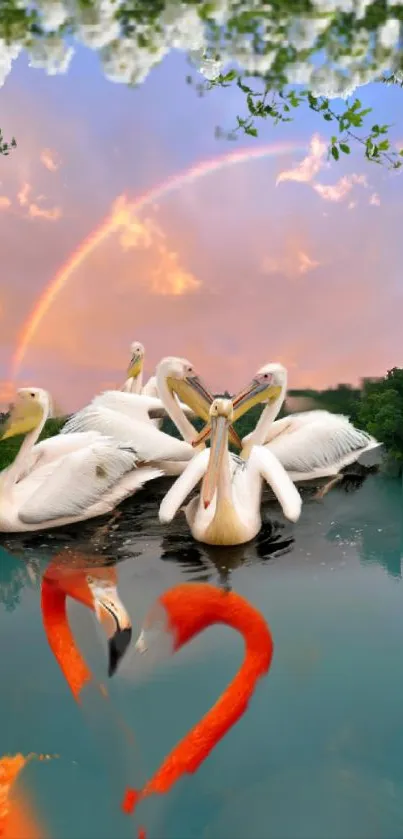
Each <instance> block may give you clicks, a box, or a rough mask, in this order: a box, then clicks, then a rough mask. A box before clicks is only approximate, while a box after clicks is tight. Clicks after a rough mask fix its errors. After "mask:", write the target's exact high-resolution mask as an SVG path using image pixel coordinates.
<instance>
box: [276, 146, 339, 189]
mask: <svg viewBox="0 0 403 839" xmlns="http://www.w3.org/2000/svg"><path fill="white" fill-rule="evenodd" d="M309 146H310V151H309V154H308V155H307V156H306V157H304V159H303V160H301V162H300V163H299V164H298V166H296V168H295V169H286V170H285V171H284V172H280V174H279V175H278V177H277V180H276V186H277V185H278V184H279V183H282V181H298V182H299V183H310V181H312V179H313V178H314V177H315V175H317V174H318V172H319V171H320V170H321V169H322V168H323V166H324V165H325V155H326V152H327V147H328V144H327V143H326V142H325V141H324V140H322V139H321V137H320V136H319V134H314V135H313V137H312V138H311V141H310V144H309Z"/></svg>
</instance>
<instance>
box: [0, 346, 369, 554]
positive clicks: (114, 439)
mask: <svg viewBox="0 0 403 839" xmlns="http://www.w3.org/2000/svg"><path fill="white" fill-rule="evenodd" d="M144 354H145V353H144V347H143V345H142V344H140V343H138V342H136V343H134V344H132V346H131V360H130V364H129V367H128V370H127V378H126V381H125V383H124V385H123V386H122V389H121V390H109V391H106V392H104V393H102V394H100V395H98V396H96V397H95V398H94V399H93V400H92V401H91V402H90V404H89V405H87V406H86V407H84V408H83V409H82V410H80V411H78V412H77V413H76V414H74V415H73V416H71V417H70V418H69V419H68V421H67V422H66V424H65V425H64V427H63V428H62V429H61V432H60V433H59V434H58V435H57V436H55V437H52V438H49V439H46V440H42V441H41V442H38V439H39V437H40V434H41V432H42V430H43V428H44V425H45V423H46V420H47V419H48V417H49V416H50V413H51V407H52V401H51V397H50V395H49V394H48V393H47V392H46V391H45V390H43V389H40V388H20V389H19V390H18V392H17V399H16V403H15V405H14V407H13V409H12V411H11V413H10V417H9V418H8V420H7V422H6V424H5V426H4V428H3V431H2V434H1V438H2V439H6V438H9V437H12V436H16V435H25V437H24V440H23V443H22V445H21V447H20V449H19V452H18V454H17V456H16V458H15V459H14V462H13V463H12V464H11V466H9V467H7V468H6V469H4V470H3V472H2V473H0V531H1V532H9V533H11V532H18V531H32V530H42V529H48V528H52V527H59V526H61V525H67V524H72V523H74V522H78V521H83V520H85V519H90V518H95V517H96V516H102V515H105V514H106V513H109V512H111V511H112V510H113V509H114V508H115V507H116V506H117V505H118V504H120V503H121V502H122V501H123V500H124V499H125V498H127V497H129V496H131V495H133V494H134V493H135V492H136V491H137V490H139V489H140V488H141V487H142V486H144V484H146V483H148V482H149V481H152V480H154V479H156V478H158V477H160V476H163V475H169V476H174V477H177V480H176V481H175V482H174V483H173V484H172V486H171V487H170V489H169V490H168V492H167V494H166V495H165V497H164V499H163V501H162V503H161V506H160V510H159V519H160V522H161V523H162V524H166V523H168V522H170V521H171V520H172V519H173V518H174V516H175V515H176V513H177V512H178V510H180V509H183V507H182V505H183V504H184V502H185V501H186V499H187V497H188V496H189V494H190V493H191V492H192V491H193V490H194V489H195V487H196V486H197V485H198V484H199V483H200V482H201V491H200V494H199V495H197V496H196V497H194V498H192V499H191V500H190V502H189V503H188V504H187V506H186V507H185V514H186V519H187V522H188V525H189V527H190V530H191V532H192V534H193V536H194V538H195V539H197V540H198V541H202V542H205V543H208V544H213V545H237V544H242V543H244V542H247V541H249V540H251V539H253V538H254V537H255V536H256V534H257V533H258V532H259V530H260V527H261V513H260V508H261V495H262V488H263V482H266V483H267V484H268V485H269V486H270V487H271V489H272V491H273V492H274V494H275V496H276V497H277V499H278V501H279V503H280V506H281V508H282V510H283V514H284V515H285V517H286V518H288V519H289V520H290V521H292V522H296V521H297V520H298V518H299V516H300V513H301V506H302V500H301V496H300V493H299V492H298V490H297V488H296V486H295V484H297V483H300V482H303V481H312V480H315V479H317V478H318V479H319V478H323V477H327V476H329V477H330V478H332V480H333V479H336V480H337V476H338V475H339V473H340V472H341V470H342V469H343V468H345V467H346V466H348V465H349V464H351V463H353V462H355V461H357V460H359V459H360V457H361V456H362V455H363V453H364V452H367V451H369V450H371V449H377V448H379V447H380V445H379V443H378V442H377V441H376V440H375V439H374V438H373V437H371V436H370V435H368V434H366V433H365V432H363V431H360V430H359V429H357V428H355V427H354V425H352V423H351V422H350V421H349V420H348V419H347V418H346V417H344V416H340V415H336V414H332V413H329V412H328V411H323V410H313V411H306V412H303V413H300V414H293V415H291V416H287V417H285V418H283V419H280V420H276V416H277V415H278V413H279V411H280V409H281V406H282V404H283V402H284V399H285V396H286V392H287V371H286V369H285V368H284V367H283V366H282V365H281V364H278V363H270V364H266V365H264V366H263V367H261V368H260V370H258V372H257V373H256V374H255V376H254V377H253V378H252V379H251V381H250V382H249V383H248V384H247V385H246V386H245V387H244V388H242V390H241V391H239V393H238V394H236V395H235V396H233V397H232V399H225V398H214V397H213V395H212V394H211V393H210V391H209V390H208V388H207V387H206V385H205V384H204V383H203V381H202V379H201V377H200V376H199V375H198V373H197V372H196V370H195V369H194V367H193V365H192V364H191V362H190V361H188V360H187V359H184V358H176V357H166V358H163V359H162V361H160V363H159V364H158V365H157V367H156V371H155V376H153V377H151V378H150V379H149V381H148V382H147V383H146V384H145V385H144V386H143V383H142V376H143V366H144ZM259 403H264V404H265V408H264V410H263V412H262V414H261V416H260V419H259V421H258V423H257V425H256V427H255V429H254V430H253V431H252V432H251V433H250V434H249V435H248V436H247V437H245V438H244V439H243V440H240V438H239V437H238V434H237V433H236V431H235V429H234V428H233V423H235V422H236V421H237V420H238V419H239V418H240V417H241V416H243V415H244V414H245V413H246V412H247V411H249V410H250V408H251V407H252V406H254V405H257V404H259ZM167 416H168V417H170V419H171V420H172V421H173V422H174V424H175V426H176V428H177V429H178V431H179V433H180V435H181V437H182V440H178V439H176V438H174V437H173V436H171V435H170V434H166V433H164V432H163V431H162V430H161V423H162V421H163V419H164V417H167ZM194 417H199V418H201V419H202V420H203V422H204V423H205V426H204V428H203V430H202V431H201V432H200V433H198V431H197V430H196V428H195V427H194V425H193V424H192V422H191V420H192V419H194ZM210 437H211V444H210V447H209V448H206V442H207V440H208V439H209V438H210ZM230 442H231V443H232V444H234V445H235V446H236V447H237V448H238V449H239V451H240V455H239V456H238V455H234V454H232V453H230V451H229V447H228V444H229V443H230Z"/></svg>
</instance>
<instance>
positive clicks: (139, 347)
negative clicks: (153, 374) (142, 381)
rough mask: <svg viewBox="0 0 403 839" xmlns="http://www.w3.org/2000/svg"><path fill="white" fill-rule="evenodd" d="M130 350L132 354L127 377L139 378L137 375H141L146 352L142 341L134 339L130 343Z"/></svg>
mask: <svg viewBox="0 0 403 839" xmlns="http://www.w3.org/2000/svg"><path fill="white" fill-rule="evenodd" d="M130 352H131V354H132V355H131V359H130V364H129V366H128V368H127V378H128V379H137V376H139V375H140V373H141V371H142V369H143V363H144V354H145V350H144V347H143V344H140V341H134V343H133V344H131V345H130Z"/></svg>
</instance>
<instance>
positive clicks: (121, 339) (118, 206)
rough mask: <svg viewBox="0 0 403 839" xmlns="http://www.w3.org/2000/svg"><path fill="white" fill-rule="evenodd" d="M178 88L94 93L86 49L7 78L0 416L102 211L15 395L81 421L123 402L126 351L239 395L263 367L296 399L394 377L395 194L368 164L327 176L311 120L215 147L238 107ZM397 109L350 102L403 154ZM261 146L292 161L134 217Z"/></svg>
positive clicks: (250, 167) (359, 161)
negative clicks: (194, 175)
mask: <svg viewBox="0 0 403 839" xmlns="http://www.w3.org/2000/svg"><path fill="white" fill-rule="evenodd" d="M188 71H189V70H188V66H187V63H186V60H185V58H184V57H182V56H180V55H175V56H170V57H169V58H168V59H167V60H165V61H164V62H163V64H162V65H160V66H159V67H157V68H156V69H155V70H154V71H153V72H152V73H151V74H150V76H149V78H148V79H147V81H146V82H145V84H144V85H143V86H142V87H141V88H139V89H137V90H130V89H127V88H125V87H124V86H123V85H117V84H113V83H111V82H109V81H107V80H106V79H105V78H104V77H103V75H102V72H101V69H100V67H99V65H98V61H97V58H96V56H94V55H93V54H91V53H90V52H89V51H86V50H81V51H80V50H78V52H77V55H76V57H75V59H74V61H73V62H72V65H71V67H70V70H69V72H68V74H67V75H65V76H52V77H49V76H46V75H45V73H44V72H43V71H41V70H34V69H30V68H29V67H28V66H27V63H26V60H25V58H24V57H22V58H21V59H19V60H18V61H17V62H16V64H15V67H14V69H13V71H12V72H11V74H10V76H9V77H8V79H7V80H6V83H5V85H4V88H2V90H1V97H2V98H1V101H2V107H1V120H0V125H1V128H2V129H3V131H4V134H5V137H6V139H9V138H10V137H11V136H12V135H13V134H14V135H15V136H16V138H17V142H18V148H17V149H16V150H15V151H14V152H13V153H12V154H11V155H10V157H8V158H6V157H5V158H0V219H1V221H0V247H1V255H2V272H1V288H0V325H1V339H2V340H1V345H0V365H1V370H0V377H1V379H2V383H1V393H0V401H1V402H2V403H7V402H8V401H10V400H11V399H12V396H13V387H14V386H15V383H14V385H13V383H12V382H11V375H12V371H13V357H14V356H15V353H16V350H17V348H18V346H20V340H21V335H23V334H24V331H25V335H26V334H27V322H28V319H29V317H30V315H31V313H32V311H33V310H34V308H35V305H36V303H37V301H38V298H39V297H40V295H41V293H42V292H43V290H44V289H45V288H46V286H48V285H49V283H50V282H51V281H52V279H53V278H54V277H55V275H56V274H57V272H58V271H60V270H61V269H62V267H63V265H65V264H66V263H67V262H68V261H69V259H70V257H71V255H72V254H73V253H74V252H75V251H77V249H78V248H79V247H80V244H81V243H82V242H83V240H85V239H86V238H87V237H88V236H90V235H91V233H92V232H93V231H94V230H95V229H96V228H97V227H99V225H101V224H102V223H103V221H104V220H105V218H106V217H108V216H109V215H110V214H111V213H112V211H113V208H115V210H114V211H115V216H114V218H115V219H117V223H116V225H115V229H114V231H112V233H110V235H109V236H108V237H106V238H105V239H104V241H103V242H101V243H100V244H99V246H98V247H97V248H95V249H93V252H92V254H91V255H90V256H89V257H88V258H87V259H86V260H84V261H83V262H82V264H81V265H80V266H79V267H78V268H77V270H75V271H73V272H72V273H71V275H70V278H69V280H68V282H66V283H65V285H64V287H63V289H62V290H61V291H60V293H59V294H57V295H55V296H54V300H53V302H52V304H51V305H50V306H49V308H48V310H47V312H46V313H45V315H44V316H43V318H42V319H41V321H40V323H39V324H38V326H37V328H36V330H33V334H32V336H31V338H30V340H29V341H28V343H27V346H26V350H25V354H24V355H23V357H22V361H21V364H20V366H19V367H18V366H17V370H16V378H15V381H16V383H17V384H18V385H35V386H42V387H46V388H48V389H49V390H50V392H51V393H52V395H53V396H54V398H55V400H56V401H57V402H58V403H59V405H60V406H61V407H62V408H63V409H66V410H71V409H75V408H78V407H79V406H80V405H82V404H84V402H85V401H87V400H88V399H90V398H91V397H92V396H93V395H94V394H95V393H96V392H98V391H99V390H101V389H103V388H105V387H110V386H116V385H117V386H120V385H121V384H122V382H123V381H124V378H125V368H126V366H127V363H128V360H129V346H130V343H131V341H134V340H139V341H142V342H143V343H144V344H145V347H146V369H147V373H148V374H150V375H151V373H152V372H153V369H154V367H155V364H156V363H157V362H158V360H159V359H160V358H161V357H162V356H164V355H182V356H185V357H187V358H189V359H190V360H191V361H192V362H193V363H194V364H195V366H196V367H197V369H198V370H199V371H200V373H201V375H202V376H203V377H204V378H205V380H206V381H207V382H208V383H209V384H210V386H211V388H212V389H214V390H221V389H224V388H228V389H229V390H230V391H235V390H237V389H238V388H239V387H241V386H242V385H243V384H244V382H245V380H247V379H249V378H250V376H251V375H252V374H253V373H254V372H255V371H256V369H257V368H258V367H259V366H260V365H261V364H263V363H264V362H267V361H275V360H279V361H282V362H283V363H284V364H286V365H287V367H288V369H289V386H290V387H300V386H312V387H324V386H326V385H330V384H335V383H337V382H340V381H343V382H347V381H348V382H357V381H358V379H359V378H360V377H361V376H371V375H374V376H376V375H382V374H383V373H384V372H385V371H386V370H387V369H388V368H390V367H392V366H394V365H398V366H399V365H400V366H403V341H402V338H401V334H402V326H401V322H402V303H403V300H402V298H403V279H402V277H401V263H402V257H403V237H402V233H401V228H402V221H401V220H402V189H403V180H402V176H401V175H400V174H397V175H396V174H394V173H390V172H388V171H387V170H386V169H383V168H382V167H377V166H375V165H371V164H368V163H367V162H366V161H365V160H364V157H363V154H362V152H354V154H351V155H350V157H345V158H344V159H343V160H342V161H341V162H340V163H339V164H336V163H334V162H333V163H332V164H329V163H328V162H327V155H326V142H325V140H326V123H324V122H323V123H321V122H320V121H319V119H318V117H316V116H315V115H314V114H311V113H307V111H306V110H303V111H302V110H301V113H300V114H299V116H298V118H297V119H296V121H295V122H294V123H292V124H288V125H284V126H277V127H274V126H273V125H272V124H271V123H267V125H262V127H261V131H260V136H259V139H258V140H253V139H252V138H250V139H249V140H248V141H247V140H246V138H242V137H241V138H240V140H239V141H238V142H237V143H236V144H235V143H230V142H225V141H222V140H220V141H218V140H216V139H215V138H214V127H215V126H216V125H217V124H220V125H221V126H224V127H227V128H231V127H233V125H234V123H235V117H236V115H237V114H238V113H244V105H243V98H242V95H241V94H240V92H239V91H237V90H236V89H234V90H229V89H226V90H221V91H216V92H214V93H213V92H211V93H210V94H209V95H207V96H206V97H204V98H202V99H200V98H198V97H197V96H196V94H195V92H194V90H193V89H192V88H190V87H189V86H187V85H186V83H185V77H186V74H187V73H188ZM401 96H402V93H401V91H399V90H396V89H394V90H392V89H391V88H385V87H384V86H383V87H382V88H381V89H380V88H379V86H378V87H377V88H375V87H374V86H368V87H367V88H365V89H363V90H362V91H360V97H361V100H362V102H363V104H364V105H374V106H375V108H376V111H375V118H374V120H373V121H374V122H390V123H391V122H392V121H394V122H395V125H394V127H393V129H391V138H392V139H393V140H394V141H396V142H399V141H400V144H401V145H403V142H402V141H403V113H402V108H401ZM399 113H400V114H401V116H400V119H399V116H398V115H399ZM329 133H332V132H331V131H330V132H329ZM258 145H262V146H269V145H273V146H275V147H277V148H280V147H281V146H282V145H283V146H284V147H286V148H288V151H286V153H283V154H276V155H272V156H266V157H264V158H261V159H249V160H248V161H244V162H242V163H239V164H238V165H232V166H227V167H223V168H221V169H218V170H216V171H215V172H214V171H213V172H210V173H207V174H205V175H204V177H199V178H198V179H195V180H194V181H193V182H188V183H185V184H184V185H183V186H182V187H181V188H177V189H172V190H171V191H167V192H166V193H165V194H163V195H160V196H159V198H157V199H156V200H154V201H151V202H149V203H148V205H147V206H145V207H143V208H142V210H141V211H139V212H138V213H137V214H134V213H133V212H131V211H130V203H134V202H135V199H136V197H139V196H140V195H142V194H143V193H145V192H146V193H149V192H150V191H151V190H153V189H154V188H156V187H158V186H160V185H161V184H163V182H164V181H166V180H167V179H169V178H172V177H173V176H175V175H177V174H179V173H181V172H183V171H185V170H186V169H188V168H189V167H193V166H196V165H197V164H199V163H201V162H205V161H209V160H211V159H213V158H217V157H219V156H224V155H225V154H228V153H229V152H234V151H239V150H241V149H244V148H246V147H248V146H249V147H250V148H251V149H256V147H257V146H258ZM123 195H125V196H126V204H125V203H124V199H120V201H119V200H118V199H119V196H123ZM116 202H117V203H116ZM119 213H120V215H119V216H118V215H117V214H119Z"/></svg>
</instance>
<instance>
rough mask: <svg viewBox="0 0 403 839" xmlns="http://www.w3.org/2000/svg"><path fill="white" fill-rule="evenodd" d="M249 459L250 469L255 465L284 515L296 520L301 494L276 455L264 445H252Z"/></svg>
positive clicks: (298, 514) (299, 508) (300, 504)
mask: <svg viewBox="0 0 403 839" xmlns="http://www.w3.org/2000/svg"><path fill="white" fill-rule="evenodd" d="M249 460H250V467H251V469H253V467H255V468H256V469H257V471H258V472H259V474H260V475H261V476H262V478H263V479H264V480H265V481H266V483H268V484H269V486H270V487H271V488H272V490H273V492H274V494H275V496H276V498H277V499H278V501H279V503H280V505H281V507H282V510H283V513H284V515H285V517H286V518H287V519H289V520H290V521H298V519H299V517H300V514H301V506H302V500H301V496H300V494H299V492H298V490H297V488H296V487H295V486H294V484H293V482H292V480H291V478H290V477H289V476H288V475H287V472H286V471H285V469H284V466H282V465H281V463H280V461H279V460H278V459H277V457H276V456H275V455H274V454H273V453H272V452H271V451H269V449H267V448H266V447H265V446H254V447H253V449H252V451H251V454H250V458H249Z"/></svg>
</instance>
